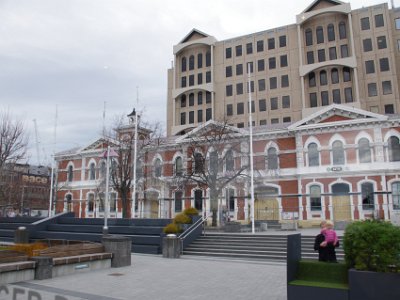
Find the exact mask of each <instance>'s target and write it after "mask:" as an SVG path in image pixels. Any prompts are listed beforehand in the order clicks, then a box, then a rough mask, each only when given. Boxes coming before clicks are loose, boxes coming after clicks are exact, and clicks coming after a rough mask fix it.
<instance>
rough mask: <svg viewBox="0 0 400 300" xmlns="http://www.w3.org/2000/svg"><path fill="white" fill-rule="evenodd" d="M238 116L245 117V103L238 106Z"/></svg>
mask: <svg viewBox="0 0 400 300" xmlns="http://www.w3.org/2000/svg"><path fill="white" fill-rule="evenodd" d="M236 114H238V115H243V114H244V104H243V102H239V103H237V104H236Z"/></svg>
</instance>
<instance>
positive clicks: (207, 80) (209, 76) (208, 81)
mask: <svg viewBox="0 0 400 300" xmlns="http://www.w3.org/2000/svg"><path fill="white" fill-rule="evenodd" d="M210 82H211V71H207V72H206V83H210Z"/></svg>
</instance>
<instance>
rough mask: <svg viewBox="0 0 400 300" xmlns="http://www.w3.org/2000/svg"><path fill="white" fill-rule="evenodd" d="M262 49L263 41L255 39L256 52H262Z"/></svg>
mask: <svg viewBox="0 0 400 300" xmlns="http://www.w3.org/2000/svg"><path fill="white" fill-rule="evenodd" d="M263 51H264V41H263V40H260V41H257V52H263Z"/></svg>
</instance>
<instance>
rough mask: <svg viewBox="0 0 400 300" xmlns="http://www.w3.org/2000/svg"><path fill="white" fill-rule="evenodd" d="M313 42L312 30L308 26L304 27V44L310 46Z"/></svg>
mask: <svg viewBox="0 0 400 300" xmlns="http://www.w3.org/2000/svg"><path fill="white" fill-rule="evenodd" d="M312 44H313V37H312V31H311V29H310V28H308V29H306V46H311V45H312Z"/></svg>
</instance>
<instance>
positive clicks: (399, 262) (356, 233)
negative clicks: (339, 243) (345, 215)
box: [343, 220, 400, 272]
mask: <svg viewBox="0 0 400 300" xmlns="http://www.w3.org/2000/svg"><path fill="white" fill-rule="evenodd" d="M343 248H344V253H345V259H346V264H347V266H348V267H350V268H355V269H357V270H364V271H375V272H400V228H398V227H396V226H393V225H392V224H391V223H387V222H382V221H376V220H372V221H371V220H367V221H359V222H354V223H352V224H349V225H348V226H347V227H346V231H345V234H344V238H343Z"/></svg>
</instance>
